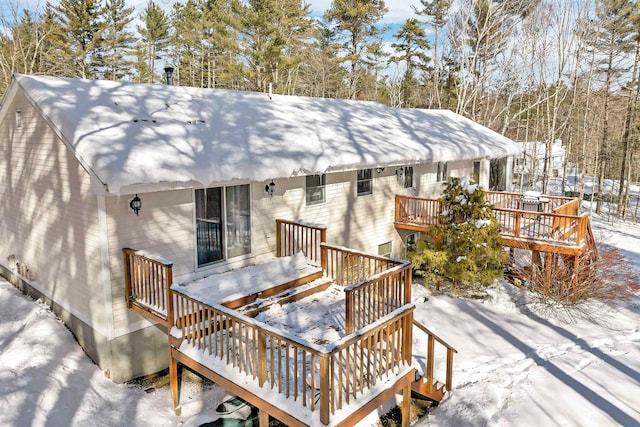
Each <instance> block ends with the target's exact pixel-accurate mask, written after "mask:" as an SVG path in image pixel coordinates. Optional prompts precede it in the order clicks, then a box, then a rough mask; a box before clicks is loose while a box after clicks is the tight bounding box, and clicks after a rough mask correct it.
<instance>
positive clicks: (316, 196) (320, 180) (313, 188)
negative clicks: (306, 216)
mask: <svg viewBox="0 0 640 427" xmlns="http://www.w3.org/2000/svg"><path fill="white" fill-rule="evenodd" d="M325 184H326V175H325V174H322V175H308V176H307V177H306V190H307V205H317V204H319V203H324V202H325V198H324V197H325V196H324V186H325Z"/></svg>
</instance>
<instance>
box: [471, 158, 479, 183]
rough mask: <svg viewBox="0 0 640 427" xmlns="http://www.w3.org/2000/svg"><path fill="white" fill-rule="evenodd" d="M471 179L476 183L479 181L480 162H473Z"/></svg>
mask: <svg viewBox="0 0 640 427" xmlns="http://www.w3.org/2000/svg"><path fill="white" fill-rule="evenodd" d="M471 179H473V180H474V181H475V183H476V184H479V183H480V162H473V175H472V176H471Z"/></svg>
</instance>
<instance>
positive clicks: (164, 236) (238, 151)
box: [0, 74, 520, 382]
mask: <svg viewBox="0 0 640 427" xmlns="http://www.w3.org/2000/svg"><path fill="white" fill-rule="evenodd" d="M0 134H1V136H0V150H2V155H1V156H0V192H1V196H2V197H1V198H0V199H1V201H0V218H1V220H0V236H2V238H1V239H0V272H1V273H2V275H4V276H6V277H8V278H9V279H10V280H12V281H13V282H14V283H16V284H18V285H20V286H21V287H23V288H24V289H27V290H28V291H29V292H30V293H32V294H33V295H36V296H38V297H41V298H43V299H44V300H46V301H47V302H49V303H50V304H51V305H52V307H53V309H54V310H55V311H56V313H57V314H58V315H59V316H60V317H61V318H62V319H63V320H64V321H65V323H66V324H67V325H68V327H69V329H70V330H71V331H72V332H73V333H74V334H75V336H76V337H77V339H78V342H79V343H80V344H81V345H82V347H83V348H84V349H85V351H86V352H87V354H88V355H89V356H90V357H91V358H92V359H93V360H94V361H95V362H96V363H97V364H98V365H99V366H100V367H101V368H102V369H103V370H104V371H105V373H106V374H108V375H109V376H110V377H111V378H112V379H113V380H114V381H118V382H119V381H126V380H128V379H131V378H133V377H137V376H140V375H144V374H148V373H151V372H156V371H158V370H161V369H163V368H166V367H167V363H168V361H167V331H166V330H163V329H162V328H161V327H159V326H158V325H157V324H155V323H154V322H153V321H150V320H149V319H147V318H145V317H143V316H141V315H139V314H138V313H137V312H135V311H133V310H129V309H128V306H127V301H126V299H125V298H124V295H125V277H124V276H125V275H124V266H123V263H124V261H123V253H122V251H123V248H136V249H140V250H144V251H147V252H148V253H153V254H158V255H160V256H162V257H163V258H166V259H168V260H170V261H171V262H172V263H173V280H174V282H175V283H180V282H186V281H192V280H195V279H198V278H203V277H206V276H209V275H211V274H213V273H220V272H223V271H227V270H231V269H235V268H238V267H242V266H247V265H252V264H256V263H257V262H259V261H260V260H261V259H265V258H268V257H270V256H272V255H273V252H274V248H275V246H276V235H275V228H274V223H275V220H276V219H277V218H288V219H300V220H303V221H305V222H311V223H322V224H328V225H330V227H328V228H327V240H328V241H329V242H332V243H334V244H336V245H343V246H347V247H351V248H355V249H358V250H361V251H365V252H369V253H373V254H379V255H384V256H392V257H401V256H403V254H404V246H405V245H406V244H407V240H408V241H409V242H411V240H412V239H413V238H415V234H413V233H412V232H411V231H407V230H398V229H396V228H395V227H394V208H395V204H394V203H395V195H396V194H404V195H412V194H416V195H422V196H426V197H435V196H438V195H439V194H440V192H441V189H442V185H443V183H444V182H445V181H446V180H447V178H448V177H451V176H457V177H462V176H466V177H472V178H474V179H476V180H477V181H479V182H480V184H481V185H482V186H483V187H486V188H488V187H491V186H495V185H497V184H496V183H492V182H491V181H490V180H491V176H507V177H510V175H511V170H510V165H511V162H510V161H507V160H504V159H509V158H511V157H513V156H517V155H518V154H519V153H520V147H519V146H518V145H517V144H515V143H513V142H512V141H511V140H509V139H507V138H505V137H503V136H501V135H499V134H497V133H495V132H493V131H491V130H489V129H487V128H485V127H483V126H480V125H478V124H476V123H474V122H472V121H471V120H468V119H466V118H464V117H462V116H459V115H457V114H454V113H452V112H450V111H444V110H409V109H394V108H390V107H386V106H383V105H381V104H378V103H374V102H361V101H347V100H337V99H320V98H307V97H295V96H282V95H269V94H265V93H251V92H238V91H230V90H213V89H196V88H187V87H176V86H170V85H149V84H133V83H126V82H112V81H93V80H80V79H69V78H54V77H43V76H27V75H18V74H16V75H14V77H13V79H12V81H11V84H10V85H9V87H8V89H7V92H6V93H5V96H4V99H3V101H2V105H1V108H0ZM500 159H503V160H500ZM492 165H493V167H494V168H502V169H501V170H499V171H492V170H491V168H492ZM504 182H506V183H509V182H511V179H506V180H505V181H504ZM505 185H506V184H505ZM504 189H506V190H508V189H509V188H508V187H505V188H504Z"/></svg>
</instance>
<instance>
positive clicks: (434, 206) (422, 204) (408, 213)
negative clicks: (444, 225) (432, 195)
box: [395, 195, 442, 225]
mask: <svg viewBox="0 0 640 427" xmlns="http://www.w3.org/2000/svg"><path fill="white" fill-rule="evenodd" d="M441 210H442V206H441V204H440V201H438V200H437V199H425V198H421V197H411V196H400V195H396V210H395V221H396V222H399V223H405V224H419V225H434V224H437V223H438V215H439V214H440V212H441Z"/></svg>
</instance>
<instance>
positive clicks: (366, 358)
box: [169, 289, 414, 424]
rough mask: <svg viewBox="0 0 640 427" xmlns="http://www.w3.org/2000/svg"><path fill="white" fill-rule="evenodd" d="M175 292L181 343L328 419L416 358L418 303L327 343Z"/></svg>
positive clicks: (173, 324) (173, 314)
mask: <svg viewBox="0 0 640 427" xmlns="http://www.w3.org/2000/svg"><path fill="white" fill-rule="evenodd" d="M170 295H171V300H172V301H175V303H174V305H171V306H170V316H169V319H170V329H171V330H172V331H173V336H174V338H173V339H174V340H177V342H175V343H174V345H175V348H180V349H181V351H186V349H185V348H184V346H185V345H186V347H187V348H189V347H191V348H194V349H197V350H199V352H201V354H202V353H203V354H204V356H205V357H206V356H208V357H210V358H213V359H214V360H218V361H220V362H222V363H223V364H225V365H227V366H229V367H231V368H232V369H233V370H236V371H237V372H239V373H240V374H242V375H244V376H245V377H246V382H248V383H253V384H254V385H255V386H257V387H261V388H269V389H270V390H274V391H277V393H279V394H283V395H284V396H285V397H287V398H292V399H293V400H294V401H296V402H299V404H300V405H302V406H304V407H307V408H308V409H309V410H310V411H312V412H314V411H319V418H320V420H321V422H322V423H323V424H328V423H329V422H330V417H331V415H332V414H334V413H335V411H336V410H339V409H342V408H344V407H345V406H346V405H348V404H350V403H351V402H352V401H357V399H359V398H361V397H364V398H365V400H367V395H368V393H367V390H368V389H369V388H371V387H373V386H375V385H376V384H377V383H378V382H382V381H385V380H387V379H388V378H394V377H396V376H398V375H399V373H401V371H402V369H401V368H407V367H408V366H409V365H410V363H411V350H412V349H411V343H412V338H411V337H412V333H411V325H412V322H413V310H414V306H412V305H407V306H404V307H402V308H401V309H398V310H395V311H393V312H391V313H389V314H388V315H387V316H385V317H383V318H381V319H379V320H378V321H377V322H375V323H373V324H371V325H369V326H368V327H366V328H364V329H361V330H359V331H358V332H357V333H355V334H350V335H347V336H345V337H344V338H343V339H341V340H339V341H338V342H336V343H333V344H331V345H326V346H320V345H315V344H312V343H308V342H305V341H303V340H302V339H298V338H296V337H294V336H292V335H291V334H284V333H281V332H279V331H278V330H276V329H274V328H272V327H270V326H268V325H265V324H263V323H260V322H258V321H256V320H255V319H253V318H250V317H247V316H244V315H242V314H240V313H238V312H235V311H233V310H230V309H227V308H225V307H223V306H218V305H215V306H211V305H207V304H204V303H202V302H200V301H197V300H195V299H192V298H190V297H188V296H187V295H184V294H182V293H181V292H179V291H177V290H174V289H171V290H170ZM199 362H200V363H206V358H202V357H200V358H199ZM174 399H175V396H174ZM363 403H366V402H363Z"/></svg>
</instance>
